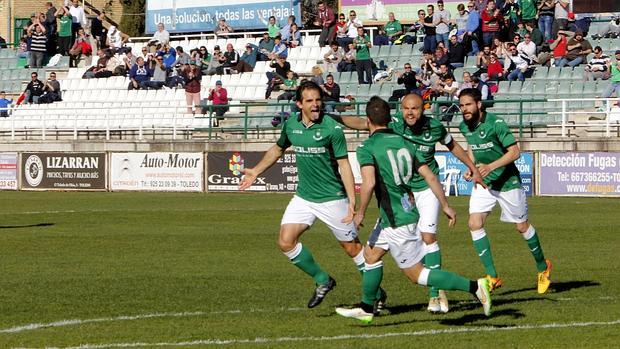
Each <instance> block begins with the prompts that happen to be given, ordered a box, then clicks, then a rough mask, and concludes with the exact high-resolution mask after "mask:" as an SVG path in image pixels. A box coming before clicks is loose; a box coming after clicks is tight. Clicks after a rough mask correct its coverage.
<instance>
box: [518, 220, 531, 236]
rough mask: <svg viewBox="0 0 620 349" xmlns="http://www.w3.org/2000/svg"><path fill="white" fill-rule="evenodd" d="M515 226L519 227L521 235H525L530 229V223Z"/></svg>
mask: <svg viewBox="0 0 620 349" xmlns="http://www.w3.org/2000/svg"><path fill="white" fill-rule="evenodd" d="M515 225H516V227H517V231H518V232H519V233H521V234H525V233H526V232H527V230H528V228H529V227H530V223H529V222H528V221H525V222H521V223H517V224H515Z"/></svg>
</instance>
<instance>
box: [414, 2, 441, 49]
mask: <svg viewBox="0 0 620 349" xmlns="http://www.w3.org/2000/svg"><path fill="white" fill-rule="evenodd" d="M434 11H435V6H433V5H428V6H427V7H426V12H427V15H426V17H424V20H423V21H420V20H419V19H418V21H419V22H420V24H421V25H423V28H424V50H425V51H431V52H435V48H437V37H436V33H437V31H436V28H435V23H434V21H433V12H434Z"/></svg>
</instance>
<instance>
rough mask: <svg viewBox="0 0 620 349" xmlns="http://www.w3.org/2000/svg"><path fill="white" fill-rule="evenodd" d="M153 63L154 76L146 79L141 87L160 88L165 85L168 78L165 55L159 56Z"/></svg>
mask: <svg viewBox="0 0 620 349" xmlns="http://www.w3.org/2000/svg"><path fill="white" fill-rule="evenodd" d="M153 62H154V63H151V67H152V68H151V71H152V77H151V80H150V81H144V82H143V83H142V84H141V87H142V88H144V89H147V90H151V89H153V90H159V89H160V88H162V87H164V85H165V84H166V80H167V79H168V72H167V70H166V67H165V66H164V57H162V56H157V58H155V59H154V60H153Z"/></svg>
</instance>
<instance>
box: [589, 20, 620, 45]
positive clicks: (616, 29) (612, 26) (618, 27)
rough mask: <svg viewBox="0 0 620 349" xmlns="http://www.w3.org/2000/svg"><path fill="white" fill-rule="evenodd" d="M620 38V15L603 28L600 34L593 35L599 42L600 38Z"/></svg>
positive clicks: (600, 29)
mask: <svg viewBox="0 0 620 349" xmlns="http://www.w3.org/2000/svg"><path fill="white" fill-rule="evenodd" d="M618 37H620V15H616V16H615V17H614V18H612V19H611V21H610V22H609V23H606V24H605V25H603V26H601V27H600V28H599V31H598V33H596V34H594V35H592V38H593V39H595V40H597V39H600V38H614V39H615V38H618Z"/></svg>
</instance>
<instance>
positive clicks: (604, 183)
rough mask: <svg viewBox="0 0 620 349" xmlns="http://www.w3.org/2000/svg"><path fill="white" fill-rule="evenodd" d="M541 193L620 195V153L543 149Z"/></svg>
mask: <svg viewBox="0 0 620 349" xmlns="http://www.w3.org/2000/svg"><path fill="white" fill-rule="evenodd" d="M540 195H569V196H601V195H604V196H620V153H602V152H596V153H541V154H540Z"/></svg>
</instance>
